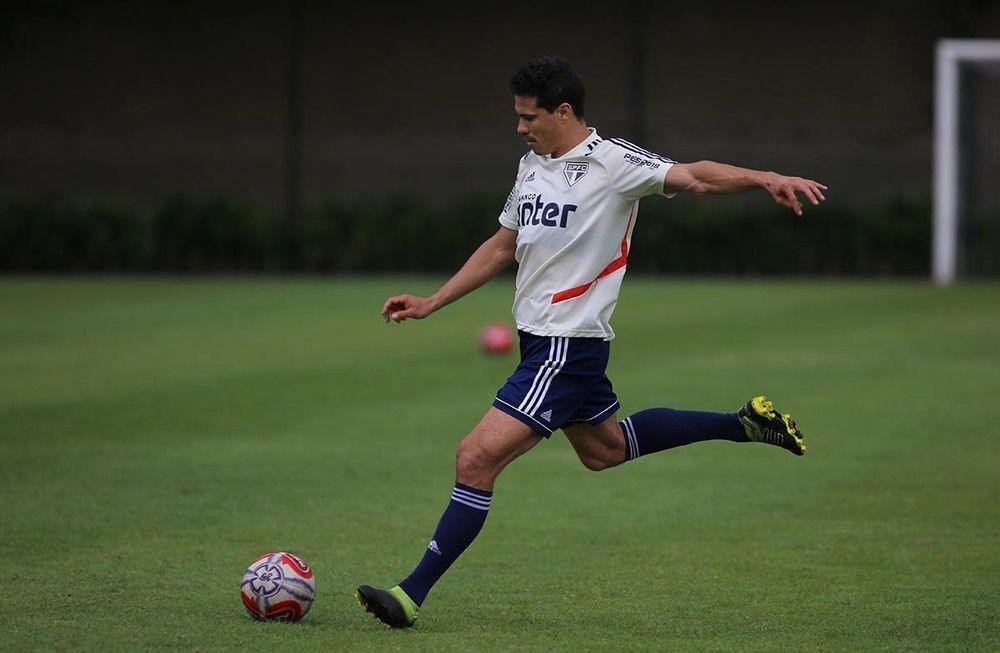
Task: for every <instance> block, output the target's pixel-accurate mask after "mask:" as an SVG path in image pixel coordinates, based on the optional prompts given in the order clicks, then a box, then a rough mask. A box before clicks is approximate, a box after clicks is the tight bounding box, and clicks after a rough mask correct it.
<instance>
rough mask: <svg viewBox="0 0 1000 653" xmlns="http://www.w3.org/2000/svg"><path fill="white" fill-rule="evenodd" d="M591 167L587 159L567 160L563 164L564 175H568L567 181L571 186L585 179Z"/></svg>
mask: <svg viewBox="0 0 1000 653" xmlns="http://www.w3.org/2000/svg"><path fill="white" fill-rule="evenodd" d="M589 169H590V164H589V163H587V162H586V161H567V162H566V165H564V166H563V175H565V176H566V183H568V184H569V185H570V186H572V185H573V184H575V183H576V182H578V181H580V180H581V179H583V176H584V175H586V174H587V170H589Z"/></svg>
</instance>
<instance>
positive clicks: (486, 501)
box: [451, 488, 493, 508]
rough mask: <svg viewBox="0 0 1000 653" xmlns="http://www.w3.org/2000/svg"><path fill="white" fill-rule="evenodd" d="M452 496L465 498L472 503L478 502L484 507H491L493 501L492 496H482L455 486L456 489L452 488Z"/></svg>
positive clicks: (453, 497)
mask: <svg viewBox="0 0 1000 653" xmlns="http://www.w3.org/2000/svg"><path fill="white" fill-rule="evenodd" d="M451 498H452V499H465V500H466V501H471V502H472V503H477V504H479V505H481V506H483V507H484V508H489V507H490V503H491V502H492V501H493V497H492V496H489V497H483V496H480V495H478V494H473V493H472V492H468V491H466V490H463V489H461V488H455V489H454V490H452V492H451Z"/></svg>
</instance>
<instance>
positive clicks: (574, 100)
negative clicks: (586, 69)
mask: <svg viewBox="0 0 1000 653" xmlns="http://www.w3.org/2000/svg"><path fill="white" fill-rule="evenodd" d="M510 90H511V92H512V93H513V94H514V95H519V96H521V97H533V98H535V103H536V104H537V105H538V106H540V107H542V108H543V109H545V110H546V111H548V112H549V113H552V112H553V111H555V110H556V107H558V106H559V105H560V104H562V103H563V102H566V103H568V104H569V105H570V106H571V107H573V113H574V114H576V117H577V118H583V97H584V95H585V91H584V88H583V78H582V77H580V74H579V73H577V72H576V71H575V70H573V67H572V66H570V65H569V62H568V61H566V60H565V59H563V58H562V57H539V58H537V59H535V60H533V61H530V62H529V63H528V64H527V65H525V66H523V67H522V68H520V69H519V70H518V71H517V72H516V73H514V75H513V76H512V77H511V78H510Z"/></svg>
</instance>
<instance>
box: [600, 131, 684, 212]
mask: <svg viewBox="0 0 1000 653" xmlns="http://www.w3.org/2000/svg"><path fill="white" fill-rule="evenodd" d="M608 142H609V143H610V147H609V148H608V153H607V156H605V163H606V165H607V167H608V174H609V176H610V178H611V185H612V186H614V189H615V190H616V191H617V192H618V194H619V195H621V196H622V197H624V198H625V199H628V200H637V199H639V198H641V197H646V196H648V195H664V194H665V193H664V192H663V182H664V179H665V178H666V176H667V170H670V167H671V166H672V165H674V163H675V161H674V160H673V159H669V158H667V157H665V156H662V155H660V154H657V153H655V152H650V151H649V150H645V149H643V148H641V147H639V146H638V145H634V144H632V143H629V142H628V141H626V140H623V139H620V138H612V139H609V140H608ZM666 196H667V197H673V196H674V193H670V194H666Z"/></svg>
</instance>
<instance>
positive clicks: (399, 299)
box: [382, 295, 434, 323]
mask: <svg viewBox="0 0 1000 653" xmlns="http://www.w3.org/2000/svg"><path fill="white" fill-rule="evenodd" d="M433 312H434V308H433V306H432V304H431V300H430V298H429V297H416V296H414V295H396V296H395V297H390V298H389V299H387V300H385V304H384V305H383V306H382V318H383V319H384V320H385V321H386V322H388V321H389V320H392V321H393V322H396V323H399V322H402V321H403V320H405V319H406V318H410V317H412V318H413V319H415V320H420V319H422V318H425V317H427V316H428V315H430V314H431V313H433Z"/></svg>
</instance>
